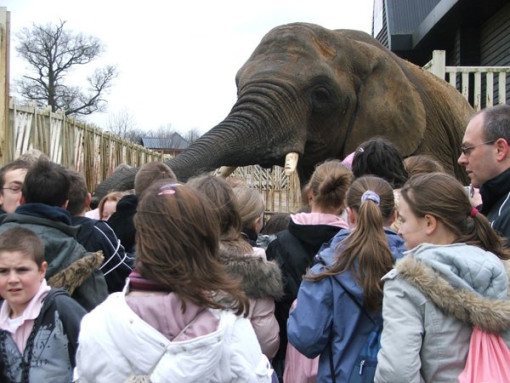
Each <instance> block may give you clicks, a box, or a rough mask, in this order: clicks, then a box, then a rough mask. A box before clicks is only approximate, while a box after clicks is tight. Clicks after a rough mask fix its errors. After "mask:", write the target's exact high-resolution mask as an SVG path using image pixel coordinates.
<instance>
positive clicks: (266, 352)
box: [0, 108, 510, 383]
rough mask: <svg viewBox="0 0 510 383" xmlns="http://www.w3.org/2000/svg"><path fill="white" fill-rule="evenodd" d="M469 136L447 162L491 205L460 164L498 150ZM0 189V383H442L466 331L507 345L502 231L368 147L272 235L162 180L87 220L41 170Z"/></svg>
mask: <svg viewBox="0 0 510 383" xmlns="http://www.w3.org/2000/svg"><path fill="white" fill-rule="evenodd" d="M496 111H497V114H496V115H497V116H499V115H500V114H501V113H502V114H503V115H504V116H506V117H505V118H503V119H500V120H498V122H497V123H495V126H496V127H495V128H494V129H495V130H494V132H500V133H501V132H503V131H510V114H509V113H510V112H509V109H508V108H496ZM498 113H499V114H498ZM480 116H482V117H483V116H484V114H483V113H482V114H477V115H475V116H474V117H473V120H472V121H474V122H475V123H478V122H477V121H478V119H480V118H481V117H480ZM494 118H499V117H494ZM505 124H506V125H505ZM489 125H490V124H489ZM470 126H471V125H470ZM481 126H483V124H482V125H481ZM468 127H469V126H468ZM477 128H478V125H476V126H475V128H473V129H477ZM503 128H505V129H506V130H505V129H503ZM473 129H471V130H469V129H468V130H467V131H466V136H465V142H464V146H463V148H462V154H461V156H460V158H459V163H464V164H466V166H467V167H469V169H471V168H472V169H474V170H473V171H471V172H470V176H471V175H472V179H473V180H474V182H473V185H471V186H474V187H476V188H479V187H481V188H480V191H481V198H482V199H483V197H484V196H486V197H487V196H489V195H490V196H491V198H492V197H493V196H494V193H495V190H494V189H490V188H487V187H486V185H485V184H484V183H482V182H479V180H478V178H477V177H481V176H480V175H479V174H478V173H477V174H475V173H474V172H475V171H477V170H476V166H475V165H473V164H472V162H469V161H471V160H472V159H473V158H481V156H482V155H483V153H482V151H485V155H486V156H487V157H489V156H493V158H494V161H497V160H498V159H501V160H502V161H503V160H504V159H506V158H507V157H509V156H510V148H509V145H508V143H507V141H506V136H504V134H503V133H501V137H498V138H496V139H495V140H493V141H490V142H489V141H488V140H485V141H483V142H482V143H479V142H474V141H472V140H473V137H474V133H473V131H472V130H473ZM480 129H481V128H480ZM487 129H492V128H487ZM498 129H499V130H498ZM494 132H492V133H494ZM492 133H491V134H492ZM494 134H496V133H494ZM505 134H506V133H505ZM482 139H483V137H481V139H480V141H481V140H482ZM500 141H501V142H500ZM502 141H504V142H502ZM501 151H503V152H504V154H505V157H503V156H502V155H501V154H500V152H501ZM470 156H473V157H470ZM468 160H469V161H468ZM487 161H488V160H487ZM487 161H486V162H487ZM487 163H489V162H487ZM471 173H473V174H471ZM503 175H504V174H503ZM503 175H501V174H500V175H496V176H495V177H496V178H498V180H499V178H501V177H503ZM488 182H489V183H491V182H493V180H492V179H491V180H489V181H488ZM498 182H499V183H498V184H501V183H500V180H499V181H498ZM0 184H1V189H0V207H1V209H2V212H1V215H0V297H1V301H0V381H1V382H6V383H20V382H57V383H58V382H62V383H64V382H65V383H68V382H81V383H87V382H105V383H106V382H108V383H110V382H168V383H170V382H253V383H256V382H273V383H275V382H280V383H305V382H308V383H310V382H321V383H322V382H327V383H329V382H333V383H343V382H351V381H354V380H355V381H360V380H359V379H363V380H362V381H371V382H372V381H373V382H379V383H382V382H392V383H395V382H397V383H398V382H402V383H408V382H427V383H428V382H454V381H457V380H458V378H459V376H461V375H462V376H463V377H464V378H463V379H465V377H466V376H467V375H469V374H468V373H467V372H466V369H467V368H468V367H469V363H466V361H467V360H468V355H469V358H471V359H472V358H474V357H473V355H470V354H469V353H470V352H471V351H470V350H471V348H472V347H473V346H472V345H471V346H470V344H472V343H473V339H474V337H472V334H474V333H475V332H481V333H485V334H490V336H491V337H492V338H491V339H493V338H495V339H499V340H501V344H503V345H504V344H506V347H508V346H509V345H510V316H509V315H508V313H509V312H510V300H509V299H508V286H509V279H508V275H509V270H510V268H509V267H508V261H510V249H509V248H508V247H507V238H503V237H501V236H500V234H499V233H504V232H505V230H504V229H501V230H499V227H503V226H502V225H504V224H505V222H506V220H505V218H504V217H502V216H501V214H499V215H497V216H495V215H493V213H492V210H490V211H491V213H490V214H489V218H490V219H491V221H489V220H488V219H487V217H486V216H485V215H484V214H482V213H481V212H480V211H479V210H478V208H477V207H479V205H480V201H477V202H475V200H474V199H473V196H472V195H471V196H470V193H469V190H468V192H467V191H466V187H464V185H462V184H461V183H460V182H459V181H458V180H456V179H455V178H454V177H453V176H451V175H449V174H447V173H446V172H445V171H444V169H443V168H442V167H441V166H440V165H439V164H437V163H436V162H434V160H433V159H432V158H430V157H426V156H425V157H424V156H413V157H411V158H408V159H406V160H404V159H403V158H402V156H401V155H400V153H399V152H398V150H397V149H396V147H395V146H393V144H392V143H391V142H389V141H387V140H384V139H382V138H374V139H371V140H369V141H367V142H364V143H362V144H360V145H359V147H358V148H357V150H356V151H355V152H354V153H353V154H352V155H351V156H350V157H349V161H344V162H343V163H342V162H340V161H339V160H329V161H325V162H324V163H322V164H318V166H317V167H316V169H315V171H314V173H313V175H312V176H311V178H310V180H309V182H308V183H307V184H306V186H305V188H304V190H303V195H304V202H305V204H304V205H303V208H302V210H301V211H299V212H295V213H293V214H286V215H281V216H275V218H274V220H275V221H274V222H275V224H276V223H277V222H278V224H279V225H281V222H284V223H283V226H278V229H274V231H271V232H270V231H265V230H269V229H270V226H271V225H266V227H265V228H264V227H263V226H264V224H263V223H264V213H265V209H264V207H265V204H264V199H263V197H262V195H261V194H260V192H258V191H256V190H254V189H250V188H249V187H248V186H247V185H245V184H244V183H242V182H240V181H235V180H233V179H230V180H225V179H223V178H221V177H216V176H212V175H209V174H206V175H199V176H197V177H195V178H192V179H190V180H188V181H187V182H182V181H180V180H178V179H177V177H176V176H175V174H174V173H173V172H172V170H171V169H170V168H169V167H168V166H167V165H165V164H163V163H160V162H153V163H149V164H146V165H144V166H143V167H142V168H141V169H140V170H139V172H138V174H137V176H136V178H135V190H134V191H131V192H128V193H125V191H124V192H122V193H120V192H119V191H116V193H117V194H109V195H108V196H107V198H105V199H104V201H102V203H100V207H99V216H98V218H90V217H87V216H86V213H87V212H88V211H89V210H90V209H89V208H90V202H91V196H90V193H89V191H88V190H87V188H86V184H85V180H84V178H83V176H82V175H81V174H80V173H78V172H76V171H73V170H71V169H66V168H64V167H62V166H60V165H58V164H56V163H54V162H52V161H50V160H49V159H48V158H47V157H46V156H44V155H41V156H39V157H38V158H30V157H24V158H20V159H17V160H15V161H13V162H11V163H9V164H7V165H5V166H4V167H3V168H1V169H0ZM491 187H492V186H491ZM471 189H472V188H470V190H471ZM491 193H492V194H491ZM501 198H502V199H504V198H505V196H504V195H502V196H501ZM481 202H482V203H483V201H481ZM498 204H499V205H498V206H500V210H502V209H504V207H505V206H506V200H505V201H500V202H498ZM114 205H115V206H114ZM484 208H485V210H487V209H488V208H487V207H486V205H481V209H484ZM485 210H483V211H485ZM487 211H489V210H487ZM272 219H273V218H271V219H270V222H271V220H272ZM280 219H281V220H280ZM506 219H507V218H506ZM494 222H496V224H497V225H499V226H498V230H499V231H497V230H495V228H494V227H492V226H491V225H494ZM497 225H495V226H497ZM275 227H276V226H275ZM473 329H476V330H475V331H474V330H473ZM477 339H478V338H477ZM503 347H504V346H503ZM506 351H508V350H506ZM509 355H510V354H509ZM353 379H354V380H353ZM466 381H467V380H462V382H466Z"/></svg>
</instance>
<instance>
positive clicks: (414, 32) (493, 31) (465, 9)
mask: <svg viewBox="0 0 510 383" xmlns="http://www.w3.org/2000/svg"><path fill="white" fill-rule="evenodd" d="M372 35H373V36H374V37H375V38H376V39H377V40H378V41H379V42H380V43H382V44H383V45H385V46H386V47H387V48H389V49H390V50H391V51H392V52H394V53H395V54H397V55H398V56H399V57H402V58H404V59H406V60H409V61H410V62H412V63H414V64H416V65H418V66H424V65H425V64H426V63H427V62H428V61H430V60H431V58H432V52H433V51H434V50H444V51H445V52H446V65H447V66H484V67H494V66H500V67H501V66H505V67H508V66H510V2H509V1H508V0H484V1H480V0H374V17H373V24H372ZM494 81H497V80H496V79H495V80H494ZM482 87H483V88H485V84H482ZM470 101H471V96H470ZM494 101H495V102H499V100H497V99H496V98H495V100H494ZM509 102H510V76H506V103H509Z"/></svg>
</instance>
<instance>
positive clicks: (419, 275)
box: [396, 256, 510, 333]
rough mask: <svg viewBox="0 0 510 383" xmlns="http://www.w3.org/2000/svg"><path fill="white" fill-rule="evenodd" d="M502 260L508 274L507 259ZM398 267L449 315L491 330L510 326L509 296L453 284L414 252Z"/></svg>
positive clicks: (403, 274)
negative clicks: (485, 293) (494, 295)
mask: <svg viewBox="0 0 510 383" xmlns="http://www.w3.org/2000/svg"><path fill="white" fill-rule="evenodd" d="M503 263H504V264H505V267H506V270H507V274H509V272H510V267H509V265H508V262H503ZM396 269H397V271H398V274H399V276H400V277H401V278H403V279H404V280H406V281H408V282H409V283H411V284H412V285H414V286H415V287H416V288H417V289H418V290H420V291H421V292H422V293H423V294H425V295H427V296H428V297H429V298H430V300H431V301H432V302H433V303H434V304H435V305H437V306H438V307H439V308H440V309H441V310H442V311H444V312H445V313H446V314H447V315H452V316H453V317H455V318H457V319H459V320H460V321H462V322H464V323H466V324H468V325H473V326H478V327H479V328H481V329H482V330H484V331H487V332H491V333H499V332H501V331H504V330H508V329H510V300H508V299H488V298H486V297H484V296H482V295H479V294H477V293H475V292H472V291H468V290H464V289H458V288H454V287H453V286H452V285H450V284H449V283H448V282H447V281H446V279H444V278H443V277H442V275H441V274H440V273H438V272H436V271H434V270H433V269H432V268H430V267H428V266H426V265H425V264H424V263H423V262H420V261H419V260H417V259H415V258H413V257H412V256H406V257H404V258H402V259H401V260H399V261H397V264H396Z"/></svg>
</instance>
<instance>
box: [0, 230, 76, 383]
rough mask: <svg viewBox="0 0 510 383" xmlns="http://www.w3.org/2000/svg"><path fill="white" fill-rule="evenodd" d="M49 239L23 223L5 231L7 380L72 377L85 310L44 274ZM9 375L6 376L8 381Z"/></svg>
mask: <svg viewBox="0 0 510 383" xmlns="http://www.w3.org/2000/svg"><path fill="white" fill-rule="evenodd" d="M47 267H48V264H47V262H45V261H44V243H43V241H42V240H41V239H40V238H39V237H38V236H37V235H36V234H35V233H34V232H33V231H31V230H29V229H26V228H21V227H15V228H11V229H7V230H6V231H4V232H3V233H1V234H0V295H1V297H2V298H3V299H4V301H3V303H2V306H1V308H0V358H1V363H0V364H3V365H4V375H5V377H4V379H6V380H7V382H52V383H59V382H62V383H67V382H69V381H70V380H71V376H72V370H73V367H74V365H75V363H74V355H75V350H76V346H77V344H76V342H77V338H78V332H79V326H80V321H81V318H82V317H83V315H85V313H86V311H85V310H84V309H83V308H82V307H81V306H80V305H79V304H78V303H77V302H76V301H75V300H74V299H72V298H71V297H70V296H69V295H68V294H67V293H66V292H65V291H63V290H57V289H51V288H50V287H49V286H48V285H47V284H46V280H45V279H44V277H45V273H46V269H47ZM3 381H4V380H2V382H3Z"/></svg>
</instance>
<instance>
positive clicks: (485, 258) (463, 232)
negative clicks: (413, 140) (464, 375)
mask: <svg viewBox="0 0 510 383" xmlns="http://www.w3.org/2000/svg"><path fill="white" fill-rule="evenodd" d="M399 215H400V216H401V217H402V225H401V226H400V229H399V234H400V235H401V236H402V238H403V239H404V241H405V243H406V247H407V248H408V249H409V251H407V253H406V256H405V257H404V258H403V259H402V260H400V261H399V262H398V263H397V264H396V267H395V270H393V271H392V272H391V273H389V274H388V275H386V276H385V277H384V280H385V283H384V299H383V303H384V304H383V318H384V328H383V332H382V336H381V350H380V351H379V354H378V358H377V359H378V364H377V372H376V376H375V381H376V382H379V383H385V382H392V383H395V382H457V381H458V379H457V378H458V377H459V374H460V373H461V371H462V370H463V369H464V366H465V364H466V359H467V355H468V350H469V344H470V338H471V333H472V330H473V326H476V327H478V328H479V329H481V330H483V331H486V332H490V333H497V334H500V335H502V337H503V338H504V340H505V342H506V344H507V346H510V318H509V314H508V313H510V301H509V300H508V275H507V272H506V270H505V265H504V262H503V261H504V260H508V259H510V252H509V250H508V248H506V247H504V246H503V239H502V238H501V237H499V236H498V235H497V233H496V231H495V230H494V229H493V228H492V227H491V225H490V223H489V221H487V219H486V218H485V217H484V216H483V215H482V214H481V213H479V212H478V210H477V209H476V208H473V207H472V206H471V203H470V201H469V197H468V195H467V193H466V191H465V190H464V187H463V186H462V184H461V183H460V182H459V181H458V180H456V179H455V178H454V177H453V176H451V175H449V174H446V173H428V174H421V175H416V176H414V177H412V178H411V179H410V180H409V181H407V182H406V184H405V185H404V187H403V188H402V198H401V201H400V206H399ZM491 382H494V380H491Z"/></svg>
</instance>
